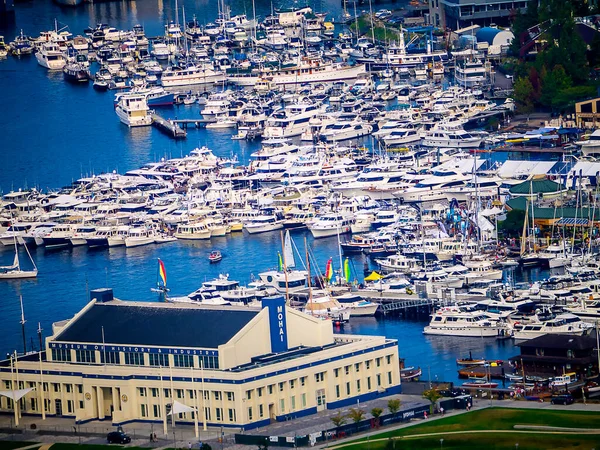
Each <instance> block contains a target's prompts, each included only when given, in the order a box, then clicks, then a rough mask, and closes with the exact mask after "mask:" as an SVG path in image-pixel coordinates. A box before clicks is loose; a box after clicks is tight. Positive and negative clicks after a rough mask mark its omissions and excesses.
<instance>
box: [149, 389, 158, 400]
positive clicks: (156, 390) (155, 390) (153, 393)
mask: <svg viewBox="0 0 600 450" xmlns="http://www.w3.org/2000/svg"><path fill="white" fill-rule="evenodd" d="M150 391H151V392H152V397H154V398H156V397H158V388H150Z"/></svg>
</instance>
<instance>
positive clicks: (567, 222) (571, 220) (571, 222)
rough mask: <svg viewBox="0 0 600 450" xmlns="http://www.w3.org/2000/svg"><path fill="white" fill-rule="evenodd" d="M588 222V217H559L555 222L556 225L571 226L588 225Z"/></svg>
mask: <svg viewBox="0 0 600 450" xmlns="http://www.w3.org/2000/svg"><path fill="white" fill-rule="evenodd" d="M589 223H590V221H589V220H588V219H574V218H570V217H563V218H562V219H559V220H558V222H556V225H568V226H573V225H588V224H589Z"/></svg>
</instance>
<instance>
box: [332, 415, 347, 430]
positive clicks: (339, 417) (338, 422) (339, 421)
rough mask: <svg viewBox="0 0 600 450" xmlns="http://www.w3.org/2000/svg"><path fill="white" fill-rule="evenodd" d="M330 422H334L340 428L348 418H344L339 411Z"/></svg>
mask: <svg viewBox="0 0 600 450" xmlns="http://www.w3.org/2000/svg"><path fill="white" fill-rule="evenodd" d="M330 420H331V421H332V422H333V424H334V425H335V427H336V428H339V427H341V426H342V425H344V424H345V423H346V416H344V415H343V414H342V412H341V411H338V413H337V414H336V415H335V416H333V417H331V418H330Z"/></svg>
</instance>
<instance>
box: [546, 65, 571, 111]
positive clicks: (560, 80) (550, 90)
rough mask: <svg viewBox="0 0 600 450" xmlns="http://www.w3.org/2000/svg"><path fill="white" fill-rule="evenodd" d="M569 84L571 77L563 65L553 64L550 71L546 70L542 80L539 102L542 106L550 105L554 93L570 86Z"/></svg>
mask: <svg viewBox="0 0 600 450" xmlns="http://www.w3.org/2000/svg"><path fill="white" fill-rule="evenodd" d="M571 84H572V81H571V78H570V77H569V76H568V75H567V73H566V72H565V69H564V67H563V66H561V65H557V66H554V69H552V72H548V73H547V74H546V76H545V77H544V79H543V80H542V92H541V95H540V103H541V104H542V105H544V106H552V102H553V100H554V98H555V97H556V95H557V94H558V93H559V92H561V91H563V90H565V89H568V88H570V87H571Z"/></svg>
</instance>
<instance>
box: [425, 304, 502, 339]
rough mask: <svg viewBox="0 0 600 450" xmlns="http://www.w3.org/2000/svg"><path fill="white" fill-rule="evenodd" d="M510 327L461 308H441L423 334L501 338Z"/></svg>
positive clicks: (481, 314) (432, 316) (484, 315)
mask: <svg viewBox="0 0 600 450" xmlns="http://www.w3.org/2000/svg"><path fill="white" fill-rule="evenodd" d="M508 333H509V329H508V327H507V326H506V325H505V324H503V323H501V322H499V321H497V320H493V319H491V318H490V317H489V316H487V315H486V314H484V313H481V312H471V311H464V310H463V309H461V308H459V307H444V308H439V309H438V310H436V311H435V312H434V313H433V314H432V315H431V321H430V322H429V325H428V326H426V327H425V329H424V330H423V334H429V335H439V336H453V337H482V338H483V337H501V336H505V335H507V334H508Z"/></svg>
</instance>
